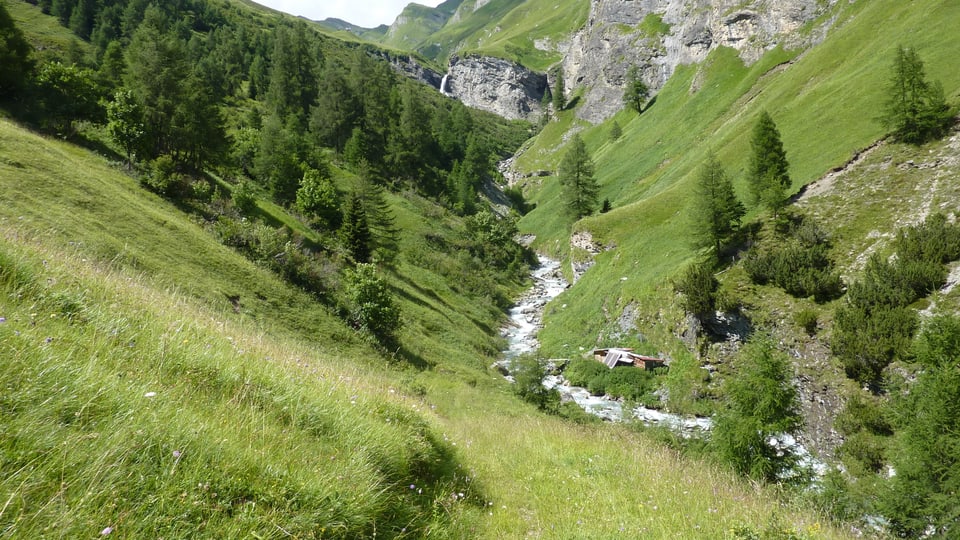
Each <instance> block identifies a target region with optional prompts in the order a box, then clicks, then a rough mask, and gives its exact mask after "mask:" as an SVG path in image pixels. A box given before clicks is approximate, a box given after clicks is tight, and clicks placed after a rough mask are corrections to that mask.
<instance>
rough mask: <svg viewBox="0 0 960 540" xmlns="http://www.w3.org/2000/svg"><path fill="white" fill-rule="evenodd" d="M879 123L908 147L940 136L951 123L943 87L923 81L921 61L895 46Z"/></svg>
mask: <svg viewBox="0 0 960 540" xmlns="http://www.w3.org/2000/svg"><path fill="white" fill-rule="evenodd" d="M880 120H881V122H883V124H884V125H885V126H886V127H887V128H889V129H892V130H893V135H894V136H895V137H896V138H897V139H899V140H901V141H903V142H906V143H911V144H920V143H923V142H925V141H927V140H930V139H932V138H937V137H940V136H942V135H943V134H944V133H946V130H947V129H948V128H949V127H950V124H951V123H952V121H953V114H952V111H951V110H950V107H949V106H948V105H947V101H946V98H945V97H944V94H943V86H942V85H940V83H939V82H934V83H930V82H928V81H927V80H926V76H925V74H924V69H923V61H922V60H920V55H919V54H917V51H916V50H914V49H908V48H904V47H903V46H900V47H897V53H896V56H895V57H894V61H893V74H892V76H891V78H890V83H889V85H888V87H887V103H886V108H885V111H884V114H883V116H882V117H881V118H880Z"/></svg>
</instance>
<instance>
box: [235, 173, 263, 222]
mask: <svg viewBox="0 0 960 540" xmlns="http://www.w3.org/2000/svg"><path fill="white" fill-rule="evenodd" d="M232 198H233V206H235V207H236V208H237V210H239V211H240V213H241V214H245V215H250V214H251V213H252V212H253V211H254V210H255V209H256V208H257V198H256V196H255V195H254V193H253V186H252V185H251V184H250V182H249V181H248V180H241V181H240V182H239V183H238V184H237V185H236V186H234V188H233V194H232Z"/></svg>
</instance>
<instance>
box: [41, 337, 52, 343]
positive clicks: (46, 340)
mask: <svg viewBox="0 0 960 540" xmlns="http://www.w3.org/2000/svg"><path fill="white" fill-rule="evenodd" d="M43 341H44V342H45V343H53V338H52V337H47V339H45V340H43Z"/></svg>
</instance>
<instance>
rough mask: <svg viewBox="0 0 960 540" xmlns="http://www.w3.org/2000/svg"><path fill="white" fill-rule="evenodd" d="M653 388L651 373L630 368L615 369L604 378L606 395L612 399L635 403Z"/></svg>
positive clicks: (620, 367)
mask: <svg viewBox="0 0 960 540" xmlns="http://www.w3.org/2000/svg"><path fill="white" fill-rule="evenodd" d="M653 387H654V382H653V373H651V372H649V371H646V370H643V369H639V368H635V367H632V366H619V367H615V368H613V369H611V370H609V372H608V373H607V376H606V393H607V395H609V396H612V397H620V398H624V399H629V400H631V401H637V400H639V399H641V398H642V397H643V396H644V395H646V394H647V393H649V392H650V391H652V390H653Z"/></svg>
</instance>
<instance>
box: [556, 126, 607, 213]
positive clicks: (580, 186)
mask: <svg viewBox="0 0 960 540" xmlns="http://www.w3.org/2000/svg"><path fill="white" fill-rule="evenodd" d="M559 176H560V184H561V186H562V187H563V199H564V201H565V203H566V206H567V210H568V212H569V213H570V214H571V215H572V216H573V217H574V219H580V218H582V217H584V216H589V215H590V214H592V213H593V211H594V210H595V209H596V207H597V197H598V194H599V192H600V186H599V185H598V184H597V181H596V180H595V179H594V178H593V160H592V159H590V154H589V153H588V152H587V145H586V144H585V143H584V142H583V139H581V138H580V135H574V136H573V139H572V140H571V141H570V148H569V150H567V153H566V154H564V156H563V160H562V161H561V162H560V170H559Z"/></svg>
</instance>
